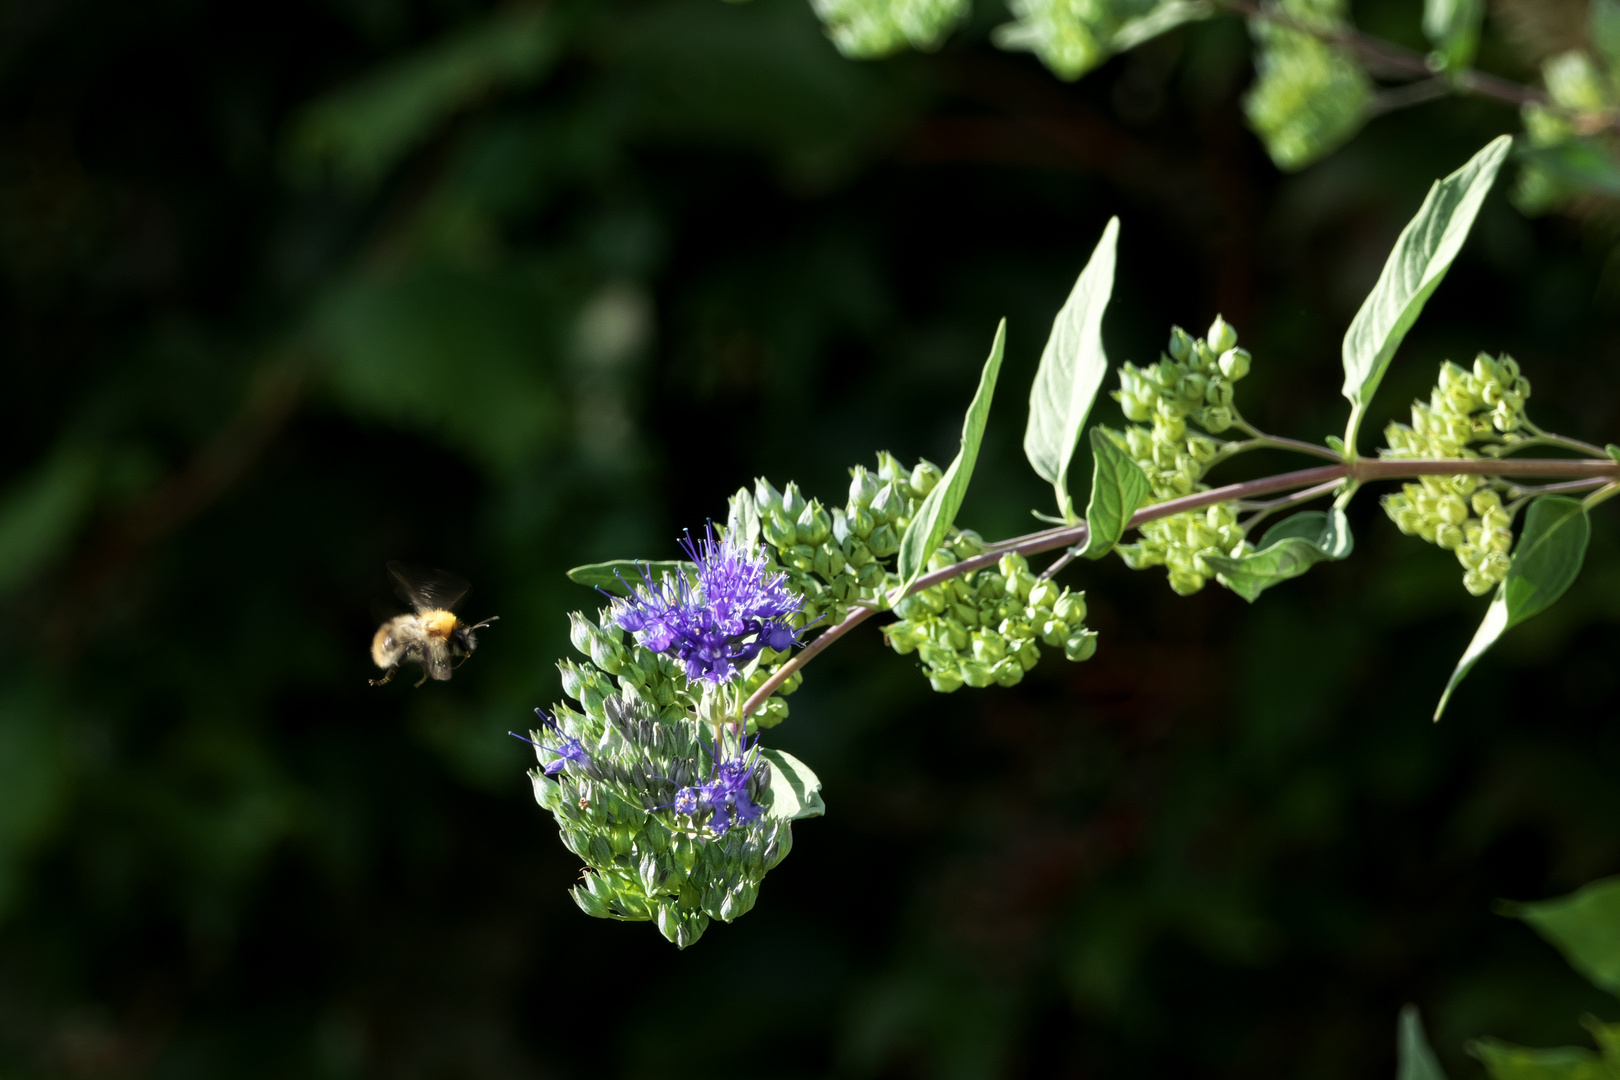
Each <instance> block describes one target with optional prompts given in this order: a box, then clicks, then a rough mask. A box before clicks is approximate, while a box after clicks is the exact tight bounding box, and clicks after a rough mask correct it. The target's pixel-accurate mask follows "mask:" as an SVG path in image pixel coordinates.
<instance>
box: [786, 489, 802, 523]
mask: <svg viewBox="0 0 1620 1080" xmlns="http://www.w3.org/2000/svg"><path fill="white" fill-rule="evenodd" d="M806 505H807V504H806V502H805V501H804V496H803V495H802V494H800V493H799V485H798V484H795V483H791V482H790V483H789V484H788V486H787V487H785V488H783V489H782V516H783V517H785V518H787V519H788V520H789V521H792V520H794V519H795V518H797V517H798V516H799V514H801V513H802V512H803V511H804V508H805V506H806Z"/></svg>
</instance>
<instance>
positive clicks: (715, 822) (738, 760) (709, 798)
mask: <svg viewBox="0 0 1620 1080" xmlns="http://www.w3.org/2000/svg"><path fill="white" fill-rule="evenodd" d="M709 753H710V755H711V756H713V754H714V751H713V750H711V751H709ZM759 766H760V758H759V737H758V736H755V737H754V741H753V743H751V744H748V745H745V746H743V747H742V748H741V749H740V750H738V752H737V756H736V757H734V758H727V759H726V760H724V761H721V760H720V759H719V758H715V767H714V775H713V777H712V778H711V779H710V780H709V782H708V783H706V784H694V785H692V786H691V787H683V788H681V789H680V790H679V791H677V792H676V793H675V801H674V802H673V803H671V804H670V805H671V806H672V807H673V808H674V810H675V812H676V813H677V814H683V815H685V816H687V817H690V818H692V819H694V821H700V820H705V819H706V820H707V821H708V823H709V828H710V829H712V830H713V831H714V834H715V835H716V836H724V835H726V833H727V832H729V831H730V830H731V827H732V826H733V825H737V824H742V823H748V822H754V821H758V820H759V819H760V815H761V814H763V813H764V811H762V810H761V809H760V807H759V804H758V803H756V802H754V800H753V799H751V798H749V796H748V782H749V781H750V780H752V779H753V778H754V771H755V770H756V769H758V768H759Z"/></svg>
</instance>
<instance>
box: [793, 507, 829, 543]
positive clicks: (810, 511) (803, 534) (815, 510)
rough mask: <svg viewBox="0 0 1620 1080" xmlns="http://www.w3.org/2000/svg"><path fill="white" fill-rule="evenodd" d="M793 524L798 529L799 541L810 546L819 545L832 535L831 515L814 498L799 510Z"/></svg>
mask: <svg viewBox="0 0 1620 1080" xmlns="http://www.w3.org/2000/svg"><path fill="white" fill-rule="evenodd" d="M794 525H795V527H796V528H797V530H798V534H799V543H801V544H809V545H810V546H811V547H816V546H818V545H820V544H821V543H822V542H824V541H825V540H826V539H827V537H829V536H831V535H832V516H831V515H830V514H828V513H827V511H825V510H823V509H822V507H821V504H820V503H819V502H817V501H816V500H814V499H811V500H810V502H809V504H808V505H807V506H805V508H804V509H803V510H801V511H800V512H799V516H798V519H797V520H796V521H795V522H794Z"/></svg>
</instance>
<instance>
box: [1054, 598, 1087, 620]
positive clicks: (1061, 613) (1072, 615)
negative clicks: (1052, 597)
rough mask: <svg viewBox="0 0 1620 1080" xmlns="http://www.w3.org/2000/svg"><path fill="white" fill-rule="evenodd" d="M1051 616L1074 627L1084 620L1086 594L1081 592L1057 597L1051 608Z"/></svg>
mask: <svg viewBox="0 0 1620 1080" xmlns="http://www.w3.org/2000/svg"><path fill="white" fill-rule="evenodd" d="M1052 614H1054V615H1056V616H1057V617H1058V618H1060V619H1062V620H1063V621H1064V622H1066V623H1068V624H1069V625H1070V626H1076V625H1078V624H1080V623H1082V622H1085V619H1086V594H1085V593H1083V592H1070V593H1064V594H1063V595H1062V596H1060V597H1058V600H1057V603H1056V604H1054V605H1053V607H1052Z"/></svg>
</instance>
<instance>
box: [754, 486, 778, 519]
mask: <svg viewBox="0 0 1620 1080" xmlns="http://www.w3.org/2000/svg"><path fill="white" fill-rule="evenodd" d="M754 505H755V507H757V508H758V510H759V512H760V515H761V516H764V514H765V513H766V512H767V511H769V510H781V509H782V493H781V492H780V491H777V490H776V489H775V488H774V487H772V486H771V482H770V481H769V480H767V479H765V478H764V477H763V476H761V477H760V478H759V479H757V480H755V481H754Z"/></svg>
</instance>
